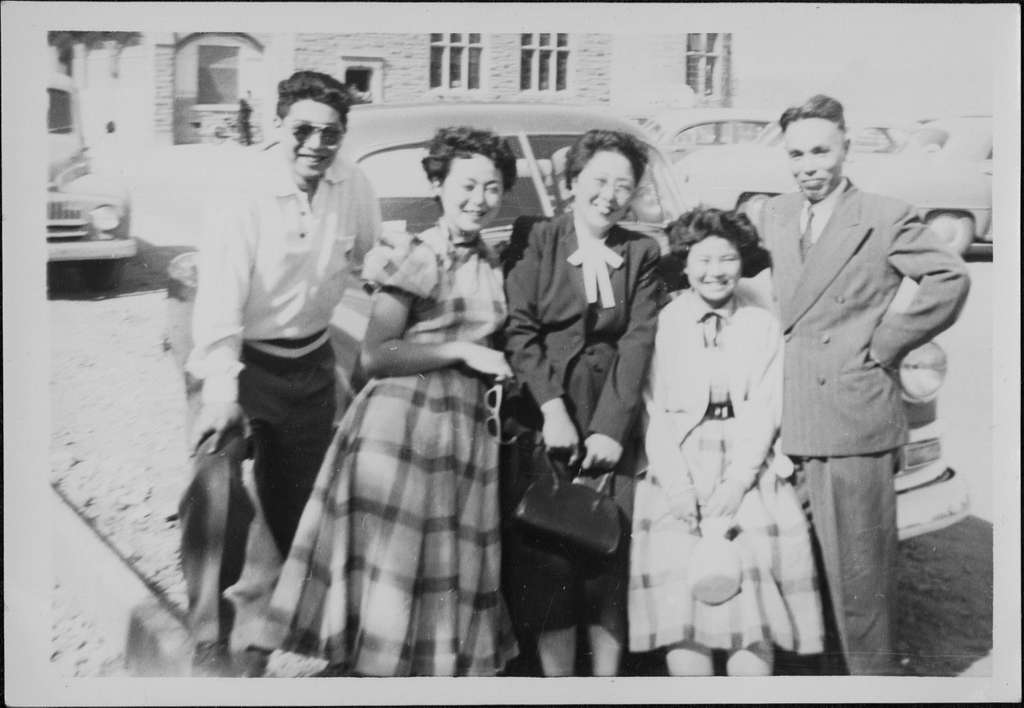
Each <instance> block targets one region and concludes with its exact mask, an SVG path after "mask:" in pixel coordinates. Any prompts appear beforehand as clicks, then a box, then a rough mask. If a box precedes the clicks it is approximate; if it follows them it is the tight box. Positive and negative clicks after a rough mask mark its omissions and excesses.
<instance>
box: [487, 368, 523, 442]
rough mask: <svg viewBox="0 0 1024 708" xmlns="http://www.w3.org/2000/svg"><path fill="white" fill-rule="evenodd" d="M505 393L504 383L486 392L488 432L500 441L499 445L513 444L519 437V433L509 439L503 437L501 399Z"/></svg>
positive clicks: (495, 385)
mask: <svg viewBox="0 0 1024 708" xmlns="http://www.w3.org/2000/svg"><path fill="white" fill-rule="evenodd" d="M504 394H505V387H504V386H503V385H502V384H500V383H499V384H494V385H493V386H491V387H490V388H489V389H487V393H485V394H484V404H485V405H486V406H487V420H486V425H487V434H488V435H490V436H491V437H492V438H495V439H496V440H497V441H498V444H499V445H511V444H512V443H514V442H515V441H516V440H518V439H519V435H513V436H512V437H511V438H509V439H507V440H506V439H504V438H502V437H501V401H502V397H503V396H504Z"/></svg>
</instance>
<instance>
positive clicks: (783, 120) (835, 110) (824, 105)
mask: <svg viewBox="0 0 1024 708" xmlns="http://www.w3.org/2000/svg"><path fill="white" fill-rule="evenodd" d="M805 118H822V119H824V120H827V121H832V122H833V123H835V124H836V125H838V126H839V129H840V130H842V131H843V132H846V118H845V117H844V116H843V104H841V103H840V102H839V101H837V100H836V99H834V98H832V97H831V96H826V95H825V94H822V93H819V94H817V95H815V96H811V97H810V98H808V99H807V100H806V101H804V102H803V103H802V104H801V105H799V106H791V107H790V108H787V109H786V110H785V111H783V112H782V116H781V117H780V118H779V126H780V127H781V128H782V132H783V133H785V132H786V128H788V127H789V124H790V123H795V122H796V121H798V120H804V119H805Z"/></svg>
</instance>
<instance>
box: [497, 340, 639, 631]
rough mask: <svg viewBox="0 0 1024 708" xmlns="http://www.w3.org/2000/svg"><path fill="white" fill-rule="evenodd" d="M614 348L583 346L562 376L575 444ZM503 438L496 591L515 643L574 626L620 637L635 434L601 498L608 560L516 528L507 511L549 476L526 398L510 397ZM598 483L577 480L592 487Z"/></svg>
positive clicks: (536, 418) (537, 423)
mask: <svg viewBox="0 0 1024 708" xmlns="http://www.w3.org/2000/svg"><path fill="white" fill-rule="evenodd" d="M615 356H616V351H615V346H614V344H610V343H607V342H599V343H593V344H590V345H588V346H586V347H585V348H584V349H583V351H582V352H581V354H580V356H579V357H578V358H577V359H576V360H575V361H574V362H573V364H572V365H570V367H569V369H568V370H567V372H566V387H565V388H566V394H565V400H566V408H567V409H568V411H569V414H570V416H572V418H573V420H574V421H575V422H576V424H577V429H578V430H579V431H580V435H581V442H582V438H583V436H584V435H585V431H586V429H587V427H588V426H589V424H590V420H591V418H592V417H593V414H594V410H595V408H596V406H597V402H598V399H599V398H600V395H601V390H602V388H603V386H604V382H605V379H606V377H607V375H608V373H609V371H610V370H611V368H612V366H613V364H614V361H615ZM505 414H506V418H507V421H506V436H508V435H513V436H514V437H515V441H514V442H512V443H509V444H506V445H503V446H502V449H501V454H500V458H499V459H500V471H501V500H502V507H501V510H502V544H503V545H502V588H503V591H504V593H505V599H506V602H507V604H508V606H509V612H510V613H511V615H512V622H513V625H514V626H515V629H516V632H517V634H518V636H519V637H520V639H521V642H522V644H530V643H532V641H533V640H535V639H536V635H537V634H539V633H540V632H545V631H551V630H557V629H565V628H568V627H573V626H576V625H579V624H600V625H602V626H604V627H605V628H607V629H608V630H609V631H610V632H612V633H613V634H615V635H617V636H619V635H623V633H624V631H625V611H626V591H627V588H628V583H629V530H630V527H631V521H630V519H631V517H632V512H633V476H634V473H635V470H636V467H637V463H638V455H639V451H640V449H641V446H640V444H639V443H640V440H639V438H638V436H637V435H631V436H630V438H629V439H628V440H626V441H624V443H625V444H624V451H623V455H622V459H621V460H620V462H619V464H618V465H617V466H616V468H615V470H614V471H613V477H612V479H611V481H610V484H609V487H608V492H609V493H610V494H611V496H612V497H613V498H614V499H615V502H616V504H617V505H618V507H619V517H620V519H619V520H620V526H621V528H622V530H623V533H622V539H621V541H620V543H619V548H618V550H617V551H616V552H615V553H614V554H612V555H611V556H599V555H595V554H592V553H588V552H586V551H583V550H581V549H579V548H578V547H575V546H573V545H571V544H569V543H567V542H566V541H564V540H562V539H559V538H555V537H552V536H545V535H540V534H537V533H534V532H531V531H529V530H527V529H524V528H522V527H521V526H520V525H519V524H518V523H517V522H515V521H514V519H513V518H512V512H513V510H514V509H515V507H516V505H517V504H518V503H519V501H520V500H521V499H522V496H523V494H524V493H525V491H526V489H527V487H529V486H530V484H531V483H532V482H533V481H534V480H535V479H537V478H538V477H539V476H541V475H546V474H551V473H552V471H551V466H550V465H549V464H548V463H547V458H546V452H545V450H544V447H543V445H542V443H541V440H542V438H541V433H540V428H541V425H542V422H543V419H542V417H541V415H540V412H539V411H538V410H537V406H536V403H535V402H534V401H533V400H532V399H531V398H530V397H529V395H528V394H527V393H524V394H522V395H521V396H511V397H510V399H509V405H508V406H507V409H506V410H505ZM600 481H601V478H600V477H598V476H591V477H587V478H586V479H585V483H586V484H588V485H590V486H594V487H596V486H597V485H598V484H599V483H600Z"/></svg>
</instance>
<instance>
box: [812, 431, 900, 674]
mask: <svg viewBox="0 0 1024 708" xmlns="http://www.w3.org/2000/svg"><path fill="white" fill-rule="evenodd" d="M897 454H898V451H897V450H888V451H886V452H882V453H878V454H875V455H860V456H850V457H824V458H810V457H809V458H800V459H797V460H795V461H796V462H797V466H796V467H797V469H796V473H795V479H794V481H795V483H796V485H797V491H798V494H799V495H800V498H801V500H802V501H803V503H804V509H805V510H807V511H808V512H809V513H808V516H809V518H810V520H811V524H812V528H813V534H814V541H815V544H816V546H817V547H816V549H815V550H816V551H820V557H819V561H820V566H819V574H820V576H821V578H822V580H823V581H824V583H823V584H824V585H825V586H826V590H825V592H826V593H827V597H825V598H824V599H825V603H824V604H825V608H826V612H829V610H831V613H830V614H831V615H832V616H830V617H826V629H827V630H828V628H830V627H831V628H833V632H832V633H834V634H837V635H838V636H832V637H829V636H826V646H827V647H828V645H829V644H831V645H832V646H833V647H835V648H837V649H838V650H839V651H840V652H841V657H835V656H832V657H829V656H826V657H825V658H826V662H825V663H826V668H829V669H831V670H833V671H834V670H835V669H836V668H838V669H840V670H842V668H843V667H842V662H837V661H836V659H839V658H841V659H842V660H843V661H844V662H845V670H846V671H848V672H849V673H850V674H853V675H887V674H893V673H895V672H896V662H895V660H894V655H893V627H894V622H895V617H896V614H895V613H896V573H895V563H896V557H897V529H896V489H895V485H894V483H893V475H894V474H895V472H896V470H897V466H898V458H897ZM815 555H818V554H817V553H816V554H815ZM827 634H829V633H827ZM830 640H831V641H830ZM836 640H837V641H836ZM836 644H838V647H836V646H835V645H836ZM834 650H835V649H833V651H834ZM826 651H828V648H827V649H826Z"/></svg>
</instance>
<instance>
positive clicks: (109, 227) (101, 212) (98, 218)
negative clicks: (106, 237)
mask: <svg viewBox="0 0 1024 708" xmlns="http://www.w3.org/2000/svg"><path fill="white" fill-rule="evenodd" d="M89 218H90V219H92V225H93V226H95V227H96V229H97V230H98V231H113V230H114V229H116V228H117V225H118V224H120V223H121V215H120V214H118V213H117V209H115V208H114V207H112V206H110V205H109V204H104V205H103V206H99V207H96V208H95V209H93V210H92V211H91V212H89Z"/></svg>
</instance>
